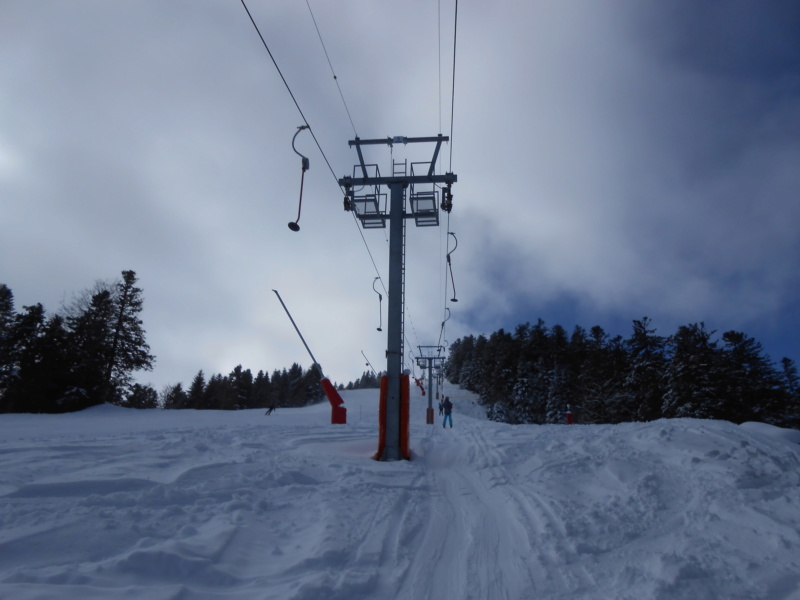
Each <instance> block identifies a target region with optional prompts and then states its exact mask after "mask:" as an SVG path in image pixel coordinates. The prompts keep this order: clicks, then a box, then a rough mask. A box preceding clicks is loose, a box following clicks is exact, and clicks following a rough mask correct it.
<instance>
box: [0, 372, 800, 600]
mask: <svg viewBox="0 0 800 600" xmlns="http://www.w3.org/2000/svg"><path fill="white" fill-rule="evenodd" d="M412 393H413V394H414V395H413V397H412V415H413V416H412V429H411V437H412V444H411V446H412V450H413V453H414V460H412V461H410V462H405V461H403V462H394V463H381V462H375V461H373V460H371V459H370V458H369V457H370V456H371V455H372V453H373V452H374V451H375V448H376V444H377V426H376V423H377V392H376V391H374V390H366V391H356V392H348V393H344V394H343V397H344V399H345V402H346V406H347V408H348V424H347V425H339V426H336V425H330V424H329V420H330V407H329V406H328V405H319V406H315V407H310V408H305V409H294V410H288V409H279V410H278V411H276V412H275V413H274V414H273V415H271V416H265V415H264V413H263V411H242V412H216V411H213V412H212V411H209V412H197V411H129V410H125V409H121V408H116V407H112V406H103V407H97V408H94V409H90V410H88V411H84V412H83V413H79V414H70V415H1V416H0V440H1V441H0V496H1V497H0V598H9V599H11V598H13V599H15V600H21V599H33V598H37V599H50V598H52V599H59V600H72V599H75V600H78V599H80V600H92V599H98V600H99V599H103V600H106V599H116V598H147V599H148V600H151V599H152V600H155V599H165V600H166V599H181V600H190V599H206V598H208V599H213V598H237V599H239V598H240V599H247V600H253V599H294V600H301V599H302V600H312V599H313V600H317V599H328V600H331V599H341V600H354V599H368V598H369V599H371V598H403V599H408V600H422V599H426V598H431V599H435V600H445V599H459V600H462V599H467V598H474V599H476V600H477V599H481V600H486V599H492V600H494V599H523V598H524V599H533V598H535V599H537V600H539V599H548V598H559V599H566V598H570V599H575V598H578V599H580V598H598V599H600V598H602V599H615V600H620V599H627V598H630V599H636V600H642V599H645V598H659V599H676V600H677V599H681V600H683V599H693V600H695V599H703V598H720V599H723V598H724V599H734V598H742V599H744V598H747V599H753V598H764V599H791V598H800V533H799V531H800V485H799V484H800V446H798V442H800V439H798V437H797V436H798V433H797V432H790V431H787V430H780V429H776V428H772V427H769V426H766V425H758V424H746V425H744V426H736V425H733V424H730V423H724V422H712V421H697V420H673V421H658V422H655V423H647V424H624V425H617V426H582V425H574V426H571V427H568V426H508V425H502V424H497V423H492V422H488V421H486V420H485V419H482V418H481V412H480V410H479V408H478V407H476V406H475V405H474V400H473V398H471V397H470V395H469V394H466V393H464V392H460V391H458V390H453V389H452V388H449V389H448V393H449V395H450V396H451V399H454V400H455V405H456V407H455V411H454V422H455V427H454V428H453V429H450V428H447V429H443V428H442V427H441V425H440V424H437V425H435V426H429V425H425V424H424V422H425V416H424V408H425V406H426V404H427V398H423V397H421V396H419V390H418V389H417V388H414V389H413V390H412Z"/></svg>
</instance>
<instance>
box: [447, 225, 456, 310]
mask: <svg viewBox="0 0 800 600" xmlns="http://www.w3.org/2000/svg"><path fill="white" fill-rule="evenodd" d="M447 234H448V235H452V236H453V239H454V240H455V241H456V245H455V246H453V249H452V250H450V252H448V253H447V268H448V269H449V270H450V282H451V283H452V284H453V297H452V298H450V302H458V298H456V282H455V280H454V279H453V263H452V262H450V255H451V254H452V253H453V252H455V251H456V248H458V238H457V237H456V234H455V233H453V232H452V231H448V232H447Z"/></svg>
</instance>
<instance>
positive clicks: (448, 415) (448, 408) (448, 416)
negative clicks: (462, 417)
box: [442, 396, 453, 429]
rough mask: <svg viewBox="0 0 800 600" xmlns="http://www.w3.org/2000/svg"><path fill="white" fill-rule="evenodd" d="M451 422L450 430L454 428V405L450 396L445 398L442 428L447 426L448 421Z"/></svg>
mask: <svg viewBox="0 0 800 600" xmlns="http://www.w3.org/2000/svg"><path fill="white" fill-rule="evenodd" d="M448 420H449V421H450V429H452V428H453V403H452V402H450V396H445V397H444V421H442V427H444V426H445V425H447V421H448Z"/></svg>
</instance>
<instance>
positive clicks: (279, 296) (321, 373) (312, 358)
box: [272, 290, 325, 377]
mask: <svg viewBox="0 0 800 600" xmlns="http://www.w3.org/2000/svg"><path fill="white" fill-rule="evenodd" d="M272 291H273V292H275V295H276V296H277V297H278V300H280V301H281V306H283V310H285V311H286V314H287V315H288V316H289V320H290V321H291V322H292V325H294V330H295V331H296V332H297V335H299V336H300V341H301V342H303V346H305V347H306V350H307V351H308V355H309V356H310V357H311V360H313V361H314V364H315V365H317V368H319V373H320V375H322V377H325V374H324V373H323V372H322V365H320V364H319V363H318V362H317V359H316V358H314V355H313V354H311V348H309V347H308V344H306V340H305V338H303V334H302V333H300V330H299V329H298V328H297V323H295V322H294V319H293V318H292V314H291V313H290V312H289V309H288V308H286V305H285V304H284V303H283V298H281V295H280V294H279V293H278V290H272Z"/></svg>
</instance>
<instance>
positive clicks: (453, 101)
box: [450, 0, 458, 172]
mask: <svg viewBox="0 0 800 600" xmlns="http://www.w3.org/2000/svg"><path fill="white" fill-rule="evenodd" d="M457 37H458V0H456V16H455V21H454V23H453V91H452V93H451V96H450V171H451V172H452V170H453V120H454V119H453V116H454V115H453V113H454V111H455V106H456V39H457Z"/></svg>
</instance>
